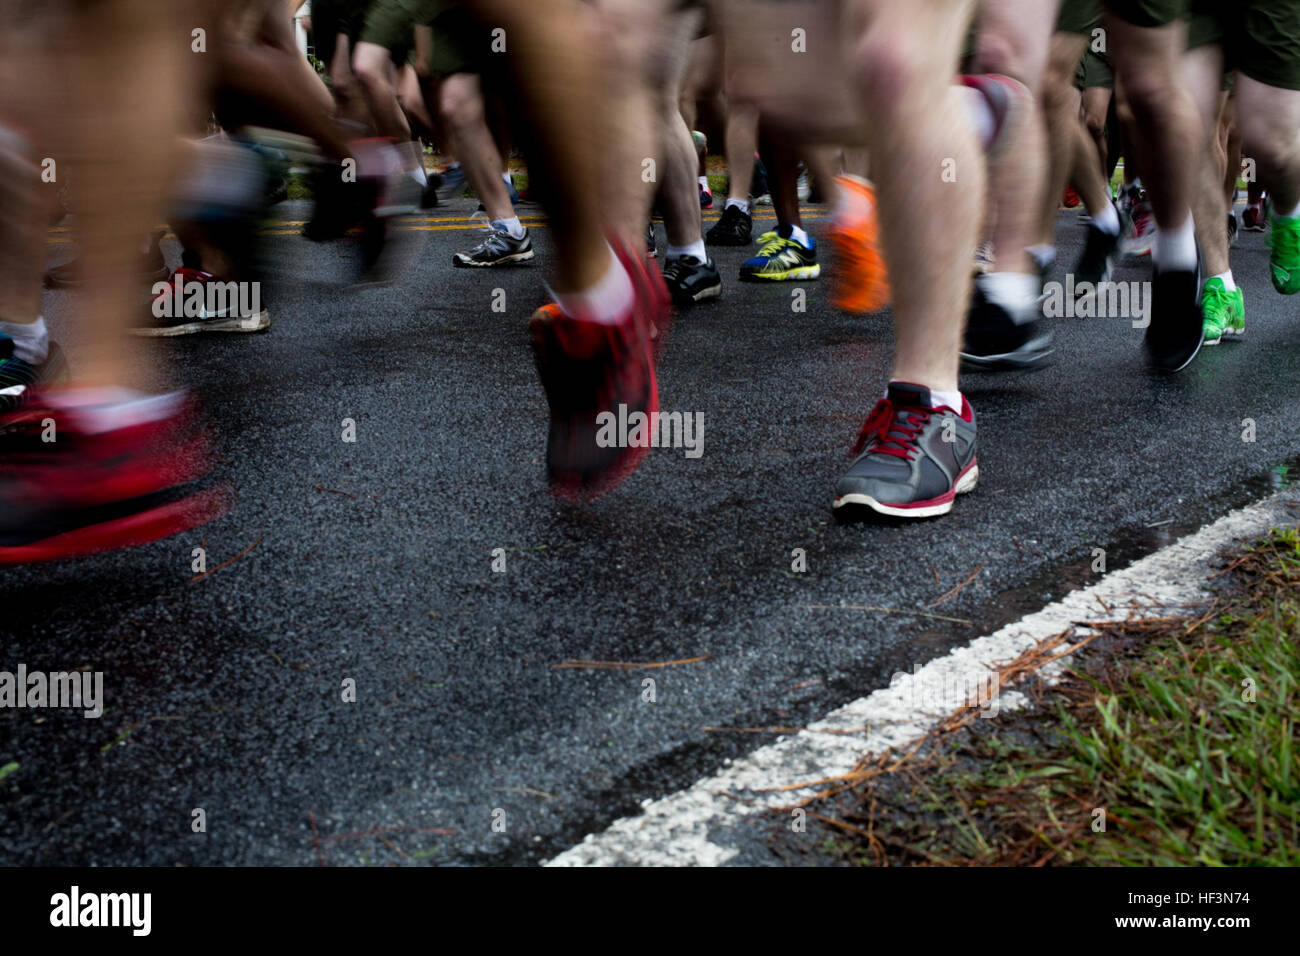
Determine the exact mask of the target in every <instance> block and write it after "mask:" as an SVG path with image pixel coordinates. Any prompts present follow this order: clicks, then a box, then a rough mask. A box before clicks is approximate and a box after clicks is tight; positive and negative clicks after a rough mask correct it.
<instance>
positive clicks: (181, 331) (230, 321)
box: [131, 309, 271, 339]
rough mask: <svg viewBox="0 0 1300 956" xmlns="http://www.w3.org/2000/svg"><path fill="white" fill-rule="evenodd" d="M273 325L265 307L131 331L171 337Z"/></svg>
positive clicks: (154, 337)
mask: <svg viewBox="0 0 1300 956" xmlns="http://www.w3.org/2000/svg"><path fill="white" fill-rule="evenodd" d="M270 327H271V316H270V314H269V313H268V312H267V311H266V310H265V309H263V310H262V311H261V312H258V313H257V314H256V315H246V316H224V317H222V318H217V319H200V320H199V321H197V322H186V323H185V324H184V325H169V326H167V327H166V328H157V329H153V328H140V329H132V330H131V332H132V333H133V334H135V335H139V336H141V337H143V338H148V339H157V338H171V337H173V336H177V335H197V334H200V333H203V332H265V331H266V330H267V329H269V328H270Z"/></svg>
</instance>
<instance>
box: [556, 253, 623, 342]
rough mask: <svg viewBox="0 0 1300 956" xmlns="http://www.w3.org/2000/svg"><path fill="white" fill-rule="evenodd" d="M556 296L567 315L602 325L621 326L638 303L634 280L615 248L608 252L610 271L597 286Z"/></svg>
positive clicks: (607, 271) (607, 270)
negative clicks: (635, 303)
mask: <svg viewBox="0 0 1300 956" xmlns="http://www.w3.org/2000/svg"><path fill="white" fill-rule="evenodd" d="M553 295H554V298H555V301H556V304H557V305H559V307H560V309H561V311H563V312H564V314H565V315H568V316H572V317H574V318H578V319H587V320H589V321H592V322H599V323H600V324H601V325H618V324H619V323H620V322H622V321H623V318H624V317H625V316H626V315H627V313H628V310H629V309H631V308H632V303H633V302H634V301H636V290H635V289H633V288H632V278H631V276H629V275H628V274H627V270H626V269H624V268H623V264H622V263H621V262H619V261H618V257H617V256H615V255H614V250H613V249H610V250H609V268H607V269H606V270H605V275H604V276H602V277H601V279H600V281H598V282H597V283H596V284H595V285H593V286H591V287H590V288H587V289H584V290H582V291H581V292H566V293H564V294H563V295H560V294H558V293H555V294H553Z"/></svg>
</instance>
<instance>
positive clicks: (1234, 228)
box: [1228, 209, 1241, 246]
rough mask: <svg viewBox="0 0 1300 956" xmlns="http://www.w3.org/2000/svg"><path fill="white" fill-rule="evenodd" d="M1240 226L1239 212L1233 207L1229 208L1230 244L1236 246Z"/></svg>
mask: <svg viewBox="0 0 1300 956" xmlns="http://www.w3.org/2000/svg"><path fill="white" fill-rule="evenodd" d="M1240 228H1241V227H1240V226H1238V225H1237V214H1236V213H1235V212H1233V211H1232V210H1231V209H1230V210H1228V245H1230V246H1235V245H1236V244H1237V234H1238V232H1239V231H1240Z"/></svg>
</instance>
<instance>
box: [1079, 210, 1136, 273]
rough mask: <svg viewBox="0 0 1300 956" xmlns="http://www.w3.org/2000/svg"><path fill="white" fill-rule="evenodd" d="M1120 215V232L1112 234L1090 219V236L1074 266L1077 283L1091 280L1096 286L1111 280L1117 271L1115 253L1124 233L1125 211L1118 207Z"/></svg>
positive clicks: (1117, 211)
mask: <svg viewBox="0 0 1300 956" xmlns="http://www.w3.org/2000/svg"><path fill="white" fill-rule="evenodd" d="M1115 212H1116V214H1117V215H1118V216H1119V221H1120V228H1119V232H1117V233H1115V234H1114V235H1111V234H1110V233H1108V232H1104V231H1102V230H1101V229H1098V228H1097V225H1096V223H1094V222H1092V220H1089V221H1088V229H1087V235H1088V238H1087V240H1086V241H1085V242H1084V245H1083V254H1082V255H1081V256H1080V257H1079V262H1078V264H1077V265H1075V267H1074V279H1075V282H1076V283H1082V282H1090V283H1092V285H1093V286H1094V287H1095V286H1097V285H1098V284H1099V283H1102V282H1109V281H1110V277H1111V274H1112V273H1113V272H1114V271H1115V253H1116V252H1117V251H1118V250H1119V244H1120V237H1121V236H1122V235H1124V227H1125V222H1124V213H1123V212H1122V211H1121V210H1119V209H1116V210H1115Z"/></svg>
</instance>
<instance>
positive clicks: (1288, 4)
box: [1187, 0, 1300, 90]
mask: <svg viewBox="0 0 1300 956" xmlns="http://www.w3.org/2000/svg"><path fill="white" fill-rule="evenodd" d="M1206 43H1217V44H1220V45H1221V46H1222V47H1223V62H1224V69H1225V70H1227V71H1228V72H1232V71H1234V70H1240V71H1241V73H1242V74H1243V75H1245V76H1248V77H1250V78H1251V79H1252V80H1256V81H1258V82H1260V83H1264V84H1267V85H1268V86H1276V87H1279V88H1281V89H1284V90H1300V0H1231V2H1229V0H1192V18H1191V23H1190V26H1189V28H1188V36H1187V46H1188V49H1191V48H1193V47H1198V46H1203V45H1204V44H1206Z"/></svg>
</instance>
